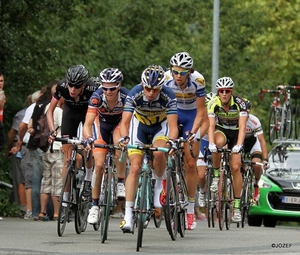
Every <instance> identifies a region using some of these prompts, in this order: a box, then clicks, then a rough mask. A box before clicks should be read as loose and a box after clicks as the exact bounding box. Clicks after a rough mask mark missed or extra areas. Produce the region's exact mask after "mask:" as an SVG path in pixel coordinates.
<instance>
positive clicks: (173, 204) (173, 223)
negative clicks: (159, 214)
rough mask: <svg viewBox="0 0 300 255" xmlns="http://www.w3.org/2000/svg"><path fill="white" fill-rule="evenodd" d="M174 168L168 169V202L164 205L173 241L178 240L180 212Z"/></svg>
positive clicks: (168, 228) (166, 220)
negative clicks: (178, 209)
mask: <svg viewBox="0 0 300 255" xmlns="http://www.w3.org/2000/svg"><path fill="white" fill-rule="evenodd" d="M172 171H173V169H171V168H169V169H168V170H167V192H166V193H167V194H166V204H165V206H164V213H165V222H166V227H167V230H168V231H169V234H170V236H171V239H172V240H173V241H175V240H176V237H177V230H178V219H177V217H178V212H177V206H178V204H179V199H178V192H177V188H176V186H177V185H176V176H174V175H173V174H174V172H172Z"/></svg>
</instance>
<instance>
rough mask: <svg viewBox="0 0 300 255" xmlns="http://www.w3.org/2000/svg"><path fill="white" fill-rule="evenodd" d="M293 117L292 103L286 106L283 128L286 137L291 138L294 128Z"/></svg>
mask: <svg viewBox="0 0 300 255" xmlns="http://www.w3.org/2000/svg"><path fill="white" fill-rule="evenodd" d="M292 124H293V119H292V107H291V105H289V106H287V107H286V111H285V119H284V129H283V136H284V137H285V138H286V139H289V138H291V134H292V128H293V125H292Z"/></svg>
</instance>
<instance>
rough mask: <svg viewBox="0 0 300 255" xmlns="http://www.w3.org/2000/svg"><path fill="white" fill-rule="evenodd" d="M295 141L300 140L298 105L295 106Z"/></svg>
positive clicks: (299, 112)
mask: <svg viewBox="0 0 300 255" xmlns="http://www.w3.org/2000/svg"><path fill="white" fill-rule="evenodd" d="M294 122H295V139H298V140H299V139H300V104H297V106H296V111H295V118H294Z"/></svg>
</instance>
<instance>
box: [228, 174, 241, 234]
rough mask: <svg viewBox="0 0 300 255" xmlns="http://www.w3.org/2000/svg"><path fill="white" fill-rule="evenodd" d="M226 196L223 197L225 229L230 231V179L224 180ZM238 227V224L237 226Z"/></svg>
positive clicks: (231, 201) (231, 195)
mask: <svg viewBox="0 0 300 255" xmlns="http://www.w3.org/2000/svg"><path fill="white" fill-rule="evenodd" d="M226 187H227V188H226V195H225V204H226V206H225V226H226V229H227V230H229V229H230V223H231V216H232V212H233V200H234V198H233V187H232V179H231V177H228V176H227V178H226ZM237 226H238V227H239V224H238V225H237Z"/></svg>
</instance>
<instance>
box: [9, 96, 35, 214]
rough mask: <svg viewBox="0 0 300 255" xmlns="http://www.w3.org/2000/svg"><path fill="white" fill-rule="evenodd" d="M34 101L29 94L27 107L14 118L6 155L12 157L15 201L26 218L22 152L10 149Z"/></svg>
mask: <svg viewBox="0 0 300 255" xmlns="http://www.w3.org/2000/svg"><path fill="white" fill-rule="evenodd" d="M31 103H32V101H31V95H29V96H28V97H27V99H26V101H25V105H26V107H25V108H23V109H22V110H20V111H18V112H17V113H16V115H15V116H14V118H13V123H12V126H11V128H10V130H9V131H8V133H7V153H6V157H8V156H10V157H11V165H12V184H13V197H14V201H15V202H16V203H17V204H18V205H20V217H21V218H24V215H25V212H26V197H25V186H24V176H23V173H22V168H21V155H22V154H21V152H19V153H18V154H12V153H11V152H10V150H11V149H12V148H13V147H14V146H15V145H16V142H17V141H18V139H19V136H18V130H19V125H20V123H21V121H22V119H23V118H24V116H25V112H26V108H27V107H28V106H29V105H30V104H31Z"/></svg>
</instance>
